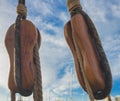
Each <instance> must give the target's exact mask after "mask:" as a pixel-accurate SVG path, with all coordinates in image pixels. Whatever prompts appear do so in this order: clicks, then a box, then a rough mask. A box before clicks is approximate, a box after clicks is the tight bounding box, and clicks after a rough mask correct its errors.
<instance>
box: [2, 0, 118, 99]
mask: <svg viewBox="0 0 120 101" xmlns="http://www.w3.org/2000/svg"><path fill="white" fill-rule="evenodd" d="M81 4H82V6H83V9H84V11H85V12H87V14H88V15H89V16H90V17H91V19H92V20H93V22H94V24H95V26H96V28H97V30H98V32H99V36H100V38H101V41H102V44H103V47H104V50H105V52H106V55H107V58H108V60H109V64H110V67H111V71H112V75H113V88H112V91H111V96H118V95H120V70H119V69H120V0H106V1H105V0H81ZM16 6H17V0H0V98H1V101H9V96H10V95H9V93H10V92H9V89H8V87H7V80H8V73H9V65H10V64H9V58H8V54H7V51H6V48H5V45H4V39H5V33H6V31H7V29H8V28H9V26H10V25H11V24H13V23H14V22H15V19H16V16H17V14H16ZM26 6H27V9H28V16H27V19H29V20H31V21H32V22H33V23H34V24H35V25H36V27H37V28H38V29H39V31H40V33H41V36H42V43H41V48H40V58H41V67H42V77H43V78H42V80H43V92H44V101H49V98H50V99H51V100H50V101H55V99H56V100H57V99H59V98H60V99H63V100H64V101H66V100H65V99H69V96H70V83H71V78H72V84H73V85H72V99H73V100H74V101H89V100H88V96H87V94H86V93H85V92H84V91H83V89H82V88H81V87H80V85H79V83H78V81H77V77H76V73H75V69H74V61H73V58H72V54H71V51H70V49H69V47H68V45H67V43H66V41H65V38H64V31H63V28H64V25H65V23H66V22H67V21H69V20H70V15H69V13H68V10H67V7H66V0H34V1H31V0H26ZM71 71H72V75H71ZM24 100H25V101H32V96H31V97H28V98H25V99H24Z"/></svg>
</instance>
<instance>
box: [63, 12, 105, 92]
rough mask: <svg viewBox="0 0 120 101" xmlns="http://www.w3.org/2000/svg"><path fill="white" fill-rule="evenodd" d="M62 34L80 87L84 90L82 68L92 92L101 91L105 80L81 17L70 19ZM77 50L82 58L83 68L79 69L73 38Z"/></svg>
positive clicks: (77, 15) (78, 15) (76, 16)
mask: <svg viewBox="0 0 120 101" xmlns="http://www.w3.org/2000/svg"><path fill="white" fill-rule="evenodd" d="M64 34H65V38H66V40H67V43H68V45H69V46H70V49H71V51H72V54H73V57H74V62H75V67H76V72H77V75H78V80H79V82H80V84H81V86H82V87H83V88H84V90H86V88H85V83H84V80H83V76H82V73H81V68H84V71H85V75H86V77H87V79H88V81H89V84H90V86H91V88H92V91H93V92H97V91H102V90H104V89H105V78H104V74H103V73H102V71H101V67H100V62H99V57H98V54H97V51H96V49H95V46H94V43H93V41H92V39H91V38H90V34H89V31H88V27H87V25H86V22H85V20H84V18H83V16H82V15H80V14H76V15H75V16H73V17H72V18H71V21H69V22H68V23H67V24H66V25H65V27H64ZM72 35H74V38H75V41H76V44H77V46H78V48H79V53H80V55H81V58H82V61H81V62H82V63H83V67H80V63H79V62H78V58H77V54H76V50H75V46H74V42H73V36H72Z"/></svg>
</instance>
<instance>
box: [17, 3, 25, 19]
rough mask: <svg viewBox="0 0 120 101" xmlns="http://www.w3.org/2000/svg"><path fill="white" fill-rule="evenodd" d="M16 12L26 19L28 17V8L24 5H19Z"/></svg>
mask: <svg viewBox="0 0 120 101" xmlns="http://www.w3.org/2000/svg"><path fill="white" fill-rule="evenodd" d="M16 12H17V14H21V15H22V16H24V17H26V16H27V8H26V6H25V5H24V4H21V3H20V4H18V6H17V10H16Z"/></svg>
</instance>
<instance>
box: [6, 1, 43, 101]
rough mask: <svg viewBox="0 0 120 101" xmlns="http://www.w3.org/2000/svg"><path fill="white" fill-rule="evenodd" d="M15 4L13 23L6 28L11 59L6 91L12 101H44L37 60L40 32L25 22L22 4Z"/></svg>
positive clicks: (24, 10)
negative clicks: (29, 99) (19, 98)
mask: <svg viewBox="0 0 120 101" xmlns="http://www.w3.org/2000/svg"><path fill="white" fill-rule="evenodd" d="M18 2H19V3H18V6H17V13H18V16H17V18H16V22H15V23H14V24H12V25H11V26H10V27H9V29H8V31H7V33H6V37H5V46H6V49H7V51H8V54H9V59H10V71H9V79H8V87H9V89H10V92H11V101H15V99H16V98H15V94H16V93H19V94H20V95H22V96H26V97H27V96H30V95H31V94H32V93H33V98H34V101H43V96H42V76H41V67H40V58H39V48H40V44H41V36H40V32H39V30H38V29H37V28H36V27H35V25H34V24H33V23H32V22H31V21H29V20H27V19H26V17H27V8H26V6H25V0H19V1H18Z"/></svg>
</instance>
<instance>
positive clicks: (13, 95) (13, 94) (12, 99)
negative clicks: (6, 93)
mask: <svg viewBox="0 0 120 101" xmlns="http://www.w3.org/2000/svg"><path fill="white" fill-rule="evenodd" d="M11 101H15V93H13V92H11Z"/></svg>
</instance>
